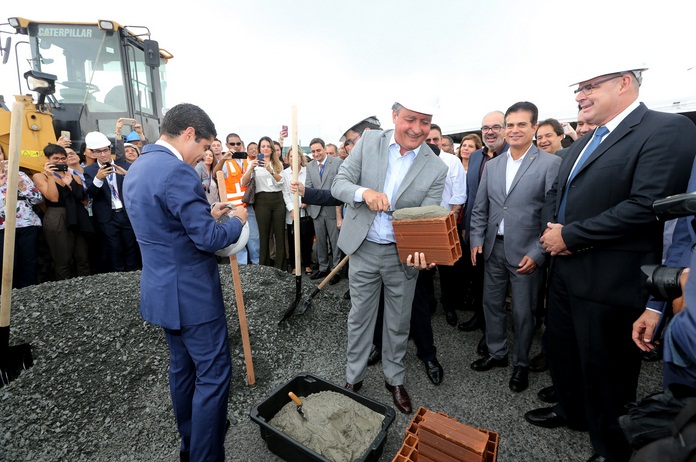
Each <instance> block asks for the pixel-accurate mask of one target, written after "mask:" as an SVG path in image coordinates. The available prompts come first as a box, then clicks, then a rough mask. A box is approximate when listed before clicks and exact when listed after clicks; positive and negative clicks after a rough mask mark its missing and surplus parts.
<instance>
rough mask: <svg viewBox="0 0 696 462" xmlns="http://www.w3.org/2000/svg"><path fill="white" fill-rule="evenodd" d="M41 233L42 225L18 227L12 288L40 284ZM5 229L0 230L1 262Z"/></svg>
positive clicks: (0, 259)
mask: <svg viewBox="0 0 696 462" xmlns="http://www.w3.org/2000/svg"><path fill="white" fill-rule="evenodd" d="M39 233H41V226H27V227H24V228H17V229H16V231H15V245H14V270H13V271H12V288H13V289H21V288H23V287H27V286H31V285H34V284H38V282H39ZM4 240H5V230H4V229H2V230H0V262H1V261H2V260H3V257H4V253H3V252H4V247H3V245H2V243H3V242H4Z"/></svg>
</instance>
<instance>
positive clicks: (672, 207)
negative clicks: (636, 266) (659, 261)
mask: <svg viewBox="0 0 696 462" xmlns="http://www.w3.org/2000/svg"><path fill="white" fill-rule="evenodd" d="M653 211H654V212H655V216H656V217H657V219H658V220H661V221H667V220H672V219H674V218H682V217H688V216H691V215H694V214H696V191H694V192H689V193H684V194H676V195H674V196H669V197H665V198H664V199H658V200H656V201H655V202H653ZM693 225H694V223H693V222H692V226H693ZM640 269H641V271H643V273H645V275H646V276H647V277H648V279H647V281H646V285H647V288H648V292H650V295H652V296H653V297H655V300H658V301H662V302H669V301H672V300H674V299H676V298H679V297H681V295H682V290H681V284H680V283H679V277H680V276H681V274H682V272H684V269H685V268H683V267H673V266H664V265H643V266H641V267H640Z"/></svg>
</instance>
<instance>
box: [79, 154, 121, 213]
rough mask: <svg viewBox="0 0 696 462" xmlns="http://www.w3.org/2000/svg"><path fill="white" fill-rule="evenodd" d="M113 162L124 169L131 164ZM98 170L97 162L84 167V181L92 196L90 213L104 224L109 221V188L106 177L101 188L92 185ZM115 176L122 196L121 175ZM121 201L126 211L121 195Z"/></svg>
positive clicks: (88, 192)
mask: <svg viewBox="0 0 696 462" xmlns="http://www.w3.org/2000/svg"><path fill="white" fill-rule="evenodd" d="M113 163H114V164H116V165H118V166H119V167H122V168H123V169H124V170H128V169H129V168H130V166H131V164H129V163H128V162H124V161H114V162H113ZM98 171H99V164H97V163H94V164H92V165H88V166H87V167H85V182H86V183H87V194H88V195H89V197H91V198H92V215H93V216H94V219H95V220H96V221H97V223H100V224H104V223H108V222H109V221H111V188H109V183H108V181H107V180H106V178H104V180H103V181H104V183H103V184H102V186H101V188H97V187H96V186H95V185H94V179H95V178H96V177H97V172H98ZM115 176H116V184H117V185H118V186H117V188H118V193H119V194H120V195H121V196H123V175H118V174H116V175H115ZM121 202H122V203H123V208H124V209H125V210H124V212H126V213H128V208H127V206H126V203H125V202H124V201H123V197H121Z"/></svg>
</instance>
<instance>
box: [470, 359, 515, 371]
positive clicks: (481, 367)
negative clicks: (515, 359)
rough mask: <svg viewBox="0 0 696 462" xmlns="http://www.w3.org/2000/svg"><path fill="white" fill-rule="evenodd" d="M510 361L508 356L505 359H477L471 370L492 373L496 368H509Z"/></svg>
mask: <svg viewBox="0 0 696 462" xmlns="http://www.w3.org/2000/svg"><path fill="white" fill-rule="evenodd" d="M507 365H508V359H507V356H505V357H504V358H500V359H497V358H494V357H493V356H486V357H485V358H481V359H477V360H476V361H474V362H473V363H471V368H472V369H473V370H475V371H477V372H484V371H490V370H491V369H493V368H494V367H507Z"/></svg>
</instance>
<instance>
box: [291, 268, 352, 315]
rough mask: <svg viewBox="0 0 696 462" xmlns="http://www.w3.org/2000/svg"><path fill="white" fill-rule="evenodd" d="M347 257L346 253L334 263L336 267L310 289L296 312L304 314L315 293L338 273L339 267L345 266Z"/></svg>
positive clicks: (310, 304)
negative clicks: (314, 287) (310, 291)
mask: <svg viewBox="0 0 696 462" xmlns="http://www.w3.org/2000/svg"><path fill="white" fill-rule="evenodd" d="M348 257H349V255H346V256H345V257H343V260H341V261H340V262H338V265H336V267H335V268H334V269H332V270H331V272H330V273H329V275H328V276H326V277H325V278H324V280H323V281H321V283H320V284H319V285H318V286H317V288H316V289H314V291H312V293H311V294H310V295H309V297H307V298H306V299H305V301H304V302H302V306H300V307H299V308H298V310H297V314H304V312H305V311H307V308H309V307H310V306H312V299H313V298H314V297H316V296H317V294H318V293H319V291H320V290H321V289H323V288H324V286H326V284H328V283H329V281H330V280H331V278H332V277H334V276H335V275H336V273H338V272H339V271H341V268H343V267H344V266H345V264H346V262H347V261H348Z"/></svg>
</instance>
